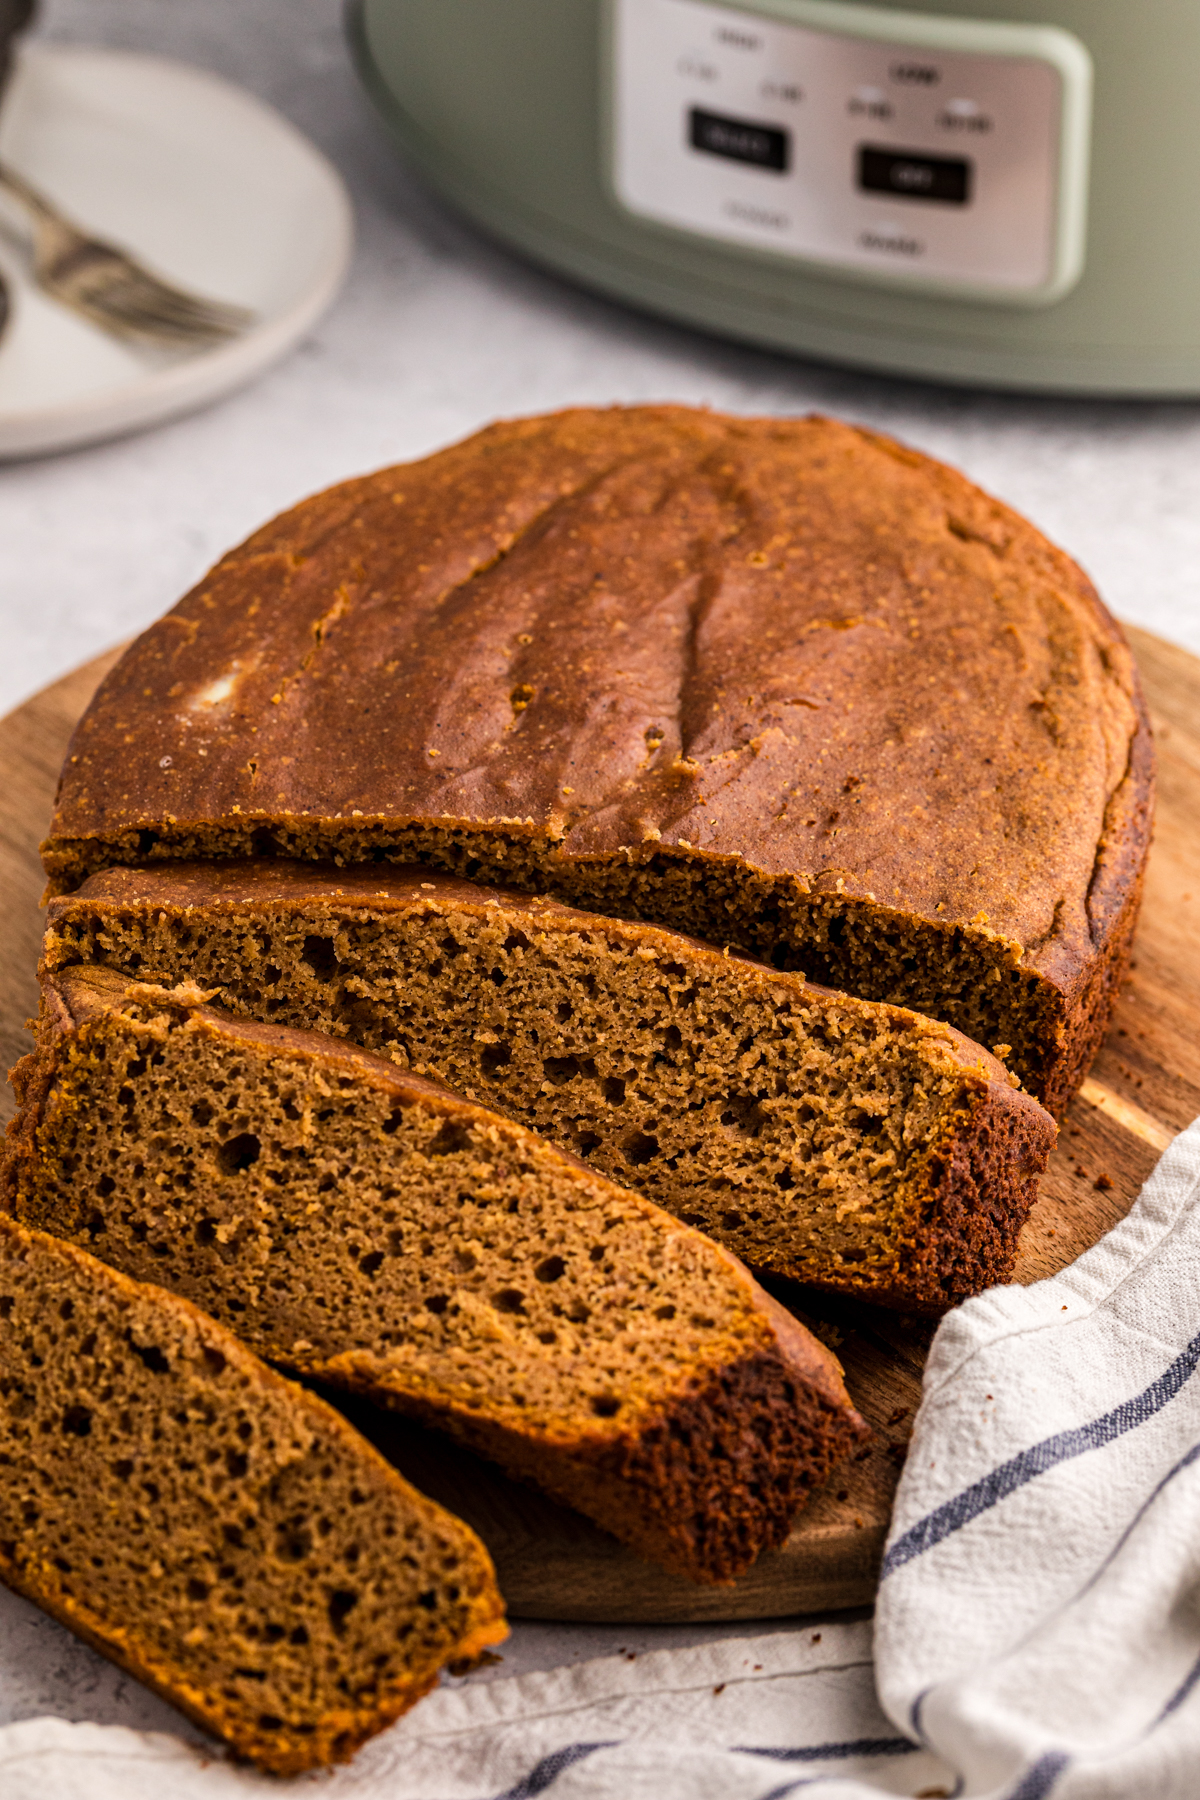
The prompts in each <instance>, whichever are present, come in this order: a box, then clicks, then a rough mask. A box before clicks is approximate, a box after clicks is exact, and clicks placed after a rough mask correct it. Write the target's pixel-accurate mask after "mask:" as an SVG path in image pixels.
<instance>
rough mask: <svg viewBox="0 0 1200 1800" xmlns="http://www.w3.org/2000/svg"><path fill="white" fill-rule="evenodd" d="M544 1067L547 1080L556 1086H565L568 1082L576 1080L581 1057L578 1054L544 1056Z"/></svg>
mask: <svg viewBox="0 0 1200 1800" xmlns="http://www.w3.org/2000/svg"><path fill="white" fill-rule="evenodd" d="M542 1069H543V1071H544V1072H545V1076H546V1080H547V1081H549V1082H552V1083H553V1084H554V1086H555V1087H565V1086H566V1084H567V1082H568V1081H574V1079H575V1077H576V1076H577V1075H578V1073H579V1058H578V1057H577V1056H544V1057H543V1058H542Z"/></svg>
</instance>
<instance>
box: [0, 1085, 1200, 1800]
mask: <svg viewBox="0 0 1200 1800" xmlns="http://www.w3.org/2000/svg"><path fill="white" fill-rule="evenodd" d="M1198 1199H1200V1121H1198V1122H1197V1123H1196V1124H1194V1125H1193V1126H1191V1127H1190V1128H1189V1130H1188V1131H1186V1132H1184V1133H1183V1134H1182V1135H1181V1136H1180V1137H1178V1138H1177V1139H1176V1140H1175V1142H1174V1143H1173V1144H1172V1145H1171V1147H1170V1148H1169V1149H1168V1151H1167V1152H1166V1154H1165V1155H1164V1157H1163V1158H1162V1161H1161V1162H1160V1163H1159V1165H1158V1167H1157V1169H1156V1170H1155V1171H1154V1174H1153V1175H1152V1176H1151V1178H1150V1180H1149V1181H1148V1182H1147V1184H1146V1187H1145V1188H1144V1189H1143V1192H1142V1194H1141V1196H1140V1198H1139V1199H1138V1201H1137V1203H1136V1205H1135V1206H1134V1208H1133V1209H1132V1211H1131V1212H1130V1214H1129V1215H1128V1217H1127V1218H1126V1219H1125V1220H1123V1221H1122V1223H1121V1224H1120V1225H1118V1226H1117V1227H1116V1229H1115V1230H1114V1231H1112V1232H1110V1233H1109V1235H1108V1237H1106V1238H1105V1239H1103V1240H1102V1242H1101V1243H1099V1244H1098V1245H1096V1247H1095V1248H1094V1249H1092V1250H1090V1251H1088V1253H1087V1254H1086V1255H1085V1256H1083V1257H1081V1258H1080V1259H1079V1261H1078V1262H1076V1263H1075V1264H1073V1265H1072V1267H1071V1268H1069V1269H1067V1270H1065V1271H1064V1272H1063V1273H1062V1274H1061V1275H1057V1276H1055V1277H1054V1278H1053V1279H1052V1280H1049V1281H1044V1282H1040V1283H1038V1284H1037V1285H1036V1286H1034V1287H1031V1288H1018V1287H1009V1288H995V1289H992V1290H991V1291H990V1292H989V1293H986V1294H983V1295H981V1296H980V1297H979V1298H978V1299H975V1300H970V1301H968V1302H967V1303H966V1304H965V1305H963V1306H961V1307H959V1308H958V1309H957V1310H956V1311H955V1312H954V1313H952V1314H951V1315H950V1316H949V1317H948V1318H947V1319H946V1320H945V1321H944V1322H943V1323H942V1325H941V1327H940V1329H939V1330H938V1333H937V1336H936V1337H935V1339H934V1344H933V1349H932V1352H931V1355H930V1358H929V1363H928V1366H927V1369H926V1373H925V1385H924V1395H923V1399H922V1404H921V1408H920V1412H919V1414H918V1417H917V1420H916V1425H915V1429H914V1433H913V1440H912V1445H911V1448H910V1452H909V1458H908V1462H907V1464H906V1466H905V1470H904V1474H903V1477H902V1479H901V1483H900V1489H899V1493H898V1496H897V1501H896V1510H895V1517H894V1519H893V1524H892V1529H891V1532H890V1535H889V1539H888V1548H887V1553H886V1557H885V1562H884V1574H883V1581H882V1584H881V1587H880V1594H879V1601H878V1606H877V1610H876V1620H875V1629H874V1651H875V1670H874V1674H875V1681H877V1683H878V1695H879V1698H878V1699H877V1698H876V1691H875V1682H873V1680H872V1655H871V1627H870V1626H869V1625H866V1624H833V1625H824V1626H822V1627H821V1628H820V1629H819V1630H814V1629H808V1630H790V1631H789V1630H776V1631H773V1632H771V1633H770V1634H768V1635H765V1636H757V1637H746V1638H737V1639H726V1640H724V1641H723V1642H719V1643H713V1644H707V1645H704V1646H700V1647H697V1648H693V1649H689V1650H683V1651H663V1652H657V1653H654V1654H651V1655H648V1656H642V1657H639V1658H637V1659H636V1660H630V1659H627V1658H620V1657H608V1658H604V1659H601V1660H598V1661H594V1662H591V1663H586V1664H584V1665H582V1666H581V1667H577V1668H574V1669H560V1670H556V1671H553V1672H551V1673H549V1674H542V1675H525V1676H520V1677H517V1678H515V1679H511V1680H503V1679H502V1680H496V1681H491V1682H488V1683H481V1684H472V1683H470V1682H467V1683H465V1684H462V1685H459V1686H454V1687H443V1688H442V1689H440V1690H439V1691H438V1692H437V1693H435V1694H433V1695H431V1696H430V1698H429V1699H427V1700H425V1701H423V1702H422V1704H421V1705H420V1706H419V1707H417V1708H416V1710H415V1711H414V1712H412V1713H411V1714H409V1715H408V1717H407V1718H405V1719H402V1720H401V1721H400V1722H399V1723H398V1724H397V1725H395V1726H393V1727H392V1729H391V1730H390V1731H388V1732H386V1733H384V1734H383V1735H382V1736H381V1737H380V1738H378V1739H376V1740H375V1741H374V1742H373V1743H372V1744H370V1745H368V1746H367V1747H366V1748H365V1749H364V1750H363V1751H362V1752H360V1754H359V1756H358V1758H357V1759H356V1761H355V1762H354V1763H353V1764H352V1765H350V1767H348V1768H345V1769H339V1770H337V1771H335V1772H333V1773H332V1774H322V1775H317V1776H305V1777H299V1778H297V1779H296V1780H295V1781H292V1782H279V1781H276V1780H272V1779H271V1778H268V1777H264V1776H260V1775H257V1774H255V1773H254V1772H252V1771H249V1770H246V1769H241V1768H237V1767H235V1766H233V1765H232V1764H229V1763H226V1762H223V1761H220V1760H211V1759H206V1758H205V1757H204V1756H202V1755H201V1754H199V1753H198V1752H197V1751H196V1750H195V1749H194V1748H193V1747H191V1746H189V1745H187V1744H184V1743H182V1742H181V1741H180V1740H178V1739H175V1738H172V1737H170V1736H169V1735H167V1734H164V1733H154V1732H135V1731H131V1730H129V1729H127V1728H126V1727H123V1726H98V1725H70V1724H66V1723H65V1722H63V1721H62V1720H53V1719H33V1720H27V1721H24V1722H23V1723H21V1724H17V1725H10V1726H8V1727H6V1728H4V1729H3V1730H0V1794H2V1795H3V1796H4V1800H243V1797H245V1796H250V1795H262V1794H264V1793H267V1792H274V1793H279V1792H281V1791H288V1790H290V1789H292V1788H295V1789H298V1790H300V1789H306V1788H308V1787H310V1786H314V1787H318V1788H319V1790H320V1792H321V1793H322V1794H323V1795H327V1796H329V1800H343V1796H344V1797H345V1800H534V1797H535V1796H538V1795H542V1794H545V1795H547V1796H548V1800H784V1797H785V1796H789V1795H792V1794H799V1793H801V1792H803V1793H804V1794H805V1795H806V1797H807V1796H810V1795H811V1796H812V1797H813V1800H822V1797H825V1796H827V1797H828V1800H835V1797H836V1800H880V1797H881V1796H883V1795H909V1796H916V1795H925V1796H929V1797H932V1796H935V1795H947V1796H949V1795H955V1796H958V1795H962V1796H963V1797H964V1800H966V1797H968V1796H970V1797H972V1800H1051V1797H1052V1800H1131V1797H1136V1800H1198V1797H1200V1381H1194V1380H1193V1376H1194V1375H1195V1372H1196V1369H1197V1365H1198V1364H1200V1206H1198V1205H1197V1200H1198ZM880 1701H882V1708H883V1710H882V1711H881V1710H880Z"/></svg>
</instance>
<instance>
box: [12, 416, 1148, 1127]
mask: <svg viewBox="0 0 1200 1800" xmlns="http://www.w3.org/2000/svg"><path fill="white" fill-rule="evenodd" d="M1152 790H1153V752H1152V748H1151V743H1150V733H1149V726H1148V723H1147V719H1146V713H1145V707H1144V704H1143V701H1142V697H1141V691H1140V687H1139V684H1138V677H1137V671H1136V668H1135V666H1134V663H1133V659H1132V656H1131V654H1130V651H1129V648H1128V646H1127V644H1126V643H1125V640H1124V638H1123V637H1122V635H1121V632H1120V630H1119V628H1118V626H1117V625H1116V624H1115V623H1114V621H1113V620H1112V618H1111V617H1110V616H1109V614H1108V613H1107V612H1106V611H1105V609H1104V608H1103V606H1102V605H1101V603H1100V601H1099V600H1098V599H1097V597H1096V595H1095V592H1094V590H1093V589H1092V587H1091V585H1090V583H1089V582H1088V580H1087V578H1086V577H1085V576H1084V575H1083V573H1082V572H1081V571H1080V570H1079V569H1078V568H1077V566H1076V565H1075V564H1074V563H1072V562H1071V561H1070V559H1069V558H1067V557H1066V556H1064V555H1063V554H1062V552H1061V551H1059V550H1057V549H1055V548H1054V546H1052V545H1051V544H1049V543H1048V542H1047V541H1046V540H1045V539H1044V538H1043V537H1042V536H1040V534H1039V533H1038V532H1036V531H1035V530H1034V529H1033V527H1032V526H1031V525H1029V524H1028V523H1027V521H1025V520H1023V519H1022V518H1020V517H1019V516H1018V515H1017V514H1016V513H1013V512H1011V511H1010V510H1009V509H1008V508H1006V507H1003V506H1001V505H1000V504H999V503H997V502H996V501H994V500H991V499H990V498H988V496H986V495H985V494H982V493H981V492H980V491H979V490H978V489H977V488H975V487H973V486H971V484H970V483H969V482H967V481H965V480H964V479H963V478H962V476H960V475H958V474H956V473H955V472H954V471H953V470H950V469H947V468H946V467H944V466H943V465H941V464H939V463H936V462H933V461H931V460H930V459H929V458H927V457H923V456H920V455H918V454H916V453H915V452H913V451H910V450H907V449H905V448H903V447H902V446H900V445H898V444H896V443H894V442H892V441H891V440H889V439H887V438H883V437H880V436H878V435H877V434H874V433H871V432H867V431H863V430H859V429H855V428H853V427H851V426H847V425H842V424H839V423H837V422H836V421H832V420H828V419H820V418H809V419H746V418H732V417H726V416H722V415H720V414H717V413H711V412H706V411H694V410H690V409H688V408H684V407H633V408H611V409H608V410H599V411H598V410H595V409H587V408H584V409H578V410H575V411H568V412H564V413H559V414H555V415H552V416H550V417H545V418H532V419H524V420H517V421H512V422H508V423H504V424H499V425H495V426H491V427H489V428H488V429H487V430H485V431H483V432H480V433H478V434H477V435H476V436H474V437H472V438H470V439H468V440H467V441H466V442H465V443H462V444H459V445H456V446H454V447H452V448H451V449H448V450H445V451H441V452H439V453H438V454H437V455H435V456H432V457H429V458H427V459H426V460H424V461H423V462H419V463H415V464H411V465H407V466H401V467H398V468H392V469H385V470H382V471H380V472H379V473H378V474H375V475H372V476H368V477H365V478H363V479H360V480H356V481H350V482H346V483H343V484H342V485H341V486H339V487H335V488H332V489H330V490H329V491H328V492H327V493H325V494H320V495H317V496H316V497H315V498H313V499H311V500H308V501H305V502H304V503H303V504H301V505H300V506H298V507H296V508H295V509H293V510H292V511H291V512H289V513H286V514H284V515H283V516H282V517H281V518H279V519H276V520H275V521H273V522H272V523H271V524H269V525H267V526H265V527H263V529H262V530H261V531H258V532H256V533H255V534H254V536H253V537H251V538H250V539H249V540H248V541H247V542H246V543H245V544H244V545H242V546H241V547H240V548H239V549H237V550H234V551H232V552H231V553H230V554H229V555H228V556H226V557H225V558H223V560H222V561H221V562H220V563H218V565H217V566H216V568H215V569H213V570H212V572H211V573H210V574H209V575H208V576H206V577H205V579H204V580H203V581H202V582H201V583H200V584H199V586H198V587H197V588H196V589H195V590H194V591H193V592H192V593H191V594H189V595H187V596H186V597H185V598H184V599H183V600H181V601H180V603H179V604H178V606H176V607H175V608H174V610H173V611H172V612H170V613H169V614H168V615H167V616H166V617H165V618H164V619H163V620H162V621H161V622H160V623H159V624H157V625H155V626H153V627H152V628H151V629H150V630H149V631H148V632H146V633H144V634H143V636H142V637H141V638H139V639H138V641H137V643H136V644H135V645H134V646H133V647H132V648H131V649H130V650H129V652H128V653H127V654H126V656H125V657H124V658H123V659H122V661H121V662H120V663H119V664H118V666H117V667H116V669H114V670H113V671H112V673H111V674H110V675H109V676H108V677H107V679H106V681H105V682H104V684H103V685H102V687H101V689H100V691H99V693H98V694H97V696H96V698H95V700H94V701H93V703H92V705H91V707H90V708H89V709H88V712H87V713H86V714H85V716H84V718H83V719H82V721H81V722H80V725H79V727H78V729H77V731H76V733H75V737H74V739H73V741H72V746H71V750H70V753H69V756H68V760H67V763H66V766H65V768H64V771H63V779H62V784H61V789H60V794H59V800H58V807H57V811H56V814H55V818H54V821H53V825H52V829H51V834H50V837H49V838H48V840H47V842H46V844H45V846H44V858H45V863H46V868H47V871H48V874H49V876H50V881H51V886H52V888H53V889H55V890H56V891H65V890H69V889H72V888H75V887H77V886H78V885H79V884H80V882H81V881H83V880H84V879H85V878H86V876H87V875H89V874H91V873H93V872H95V871H96V870H98V869H100V868H102V867H104V866H105V865H107V864H112V863H135V862H143V861H147V860H158V859H178V858H195V857H226V856H245V855H247V854H255V855H262V856H282V857H293V858H302V859H314V858H315V859H321V858H336V859H338V860H340V861H343V862H355V861H379V860H382V861H412V860H418V861H423V862H428V863H431V864H437V865H440V866H441V867H443V868H445V869H447V870H449V871H451V872H457V873H459V874H463V875H467V876H472V877H473V876H477V875H478V876H480V877H482V878H483V879H486V880H495V881H503V882H506V883H508V884H510V885H515V886H518V887H521V888H525V889H530V890H535V891H553V892H555V893H557V894H559V895H561V896H562V897H564V898H566V899H569V900H572V901H574V902H575V903H576V904H580V905H583V906H586V907H588V908H591V909H594V910H597V911H600V912H604V913H609V914H623V915H628V916H635V917H641V918H646V919H652V920H655V921H657V922H659V923H663V924H668V925H671V926H674V927H676V928H678V929H681V930H684V931H688V932H691V933H693V934H695V935H696V936H698V937H701V938H705V939H707V940H709V941H711V942H714V943H716V944H718V945H723V944H726V943H729V944H732V945H734V946H737V947H740V948H742V949H744V950H747V951H748V952H750V953H752V954H754V955H758V956H762V957H764V958H766V959H768V960H776V961H779V962H780V963H782V964H783V965H784V966H787V967H791V968H796V969H799V970H801V971H802V972H804V973H805V974H807V975H809V976H810V977H811V978H813V979H814V980H817V981H820V982H823V983H825V984H827V985H829V986H831V987H834V988H838V989H844V990H846V991H849V992H853V993H858V994H861V995H864V996H865V997H867V998H871V999H881V1000H889V1001H895V1002H898V1003H901V1004H905V1005H909V1006H912V1007H914V1008H916V1009H917V1010H918V1011H922V1012H926V1013H930V1014H932V1015H933V1016H935V1017H938V1018H942V1019H945V1020H948V1021H949V1022H950V1023H951V1024H953V1025H955V1026H956V1027H958V1028H959V1029H961V1030H962V1031H964V1032H965V1033H966V1034H967V1035H968V1036H970V1037H972V1038H975V1039H977V1040H979V1041H980V1042H982V1043H985V1044H994V1043H1006V1044H1009V1045H1011V1046H1012V1066H1013V1067H1014V1068H1015V1070H1016V1071H1017V1073H1018V1074H1019V1075H1020V1077H1021V1078H1022V1080H1023V1081H1024V1082H1025V1083H1026V1085H1027V1086H1028V1087H1029V1088H1030V1090H1031V1091H1032V1092H1034V1093H1035V1094H1036V1095H1037V1096H1038V1097H1039V1098H1040V1099H1043V1100H1044V1101H1045V1102H1046V1104H1047V1105H1048V1106H1049V1108H1050V1109H1051V1111H1053V1112H1056V1113H1057V1112H1059V1111H1061V1109H1062V1108H1063V1107H1064V1106H1065V1104H1066V1101H1067V1099H1068V1098H1069V1097H1070V1094H1071V1093H1072V1092H1073V1091H1074V1088H1075V1087H1076V1086H1077V1085H1078V1082H1079V1081H1080V1080H1081V1079H1082V1076H1083V1074H1084V1073H1085V1071H1086V1068H1087V1065H1088V1062H1089V1061H1090V1058H1091V1056H1092V1055H1093V1054H1094V1051H1095V1048H1096V1046H1097V1044H1098V1043H1099V1041H1100V1038H1101V1037H1102V1035H1103V1031H1104V1028H1105V1024H1106V1022H1107V1018H1108V1015H1109V1012H1110V1010H1111V1006H1112V1001H1113V998H1114V993H1115V985H1116V983H1117V981H1118V980H1119V978H1120V974H1121V971H1122V969H1123V968H1124V966H1125V962H1126V959H1127V956H1128V949H1129V941H1130V936H1131V933H1132V929H1133V922H1134V919H1135V916H1136V911H1137V905H1138V897H1139V894H1140V886H1141V875H1142V869H1143V865H1144V862H1145V856H1146V852H1147V849H1148V845H1149V835H1150V822H1151V807H1152Z"/></svg>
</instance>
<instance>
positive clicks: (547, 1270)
mask: <svg viewBox="0 0 1200 1800" xmlns="http://www.w3.org/2000/svg"><path fill="white" fill-rule="evenodd" d="M566 1267H567V1265H566V1263H565V1262H564V1261H563V1259H562V1257H561V1256H547V1257H546V1258H545V1260H544V1261H543V1262H540V1263H539V1264H538V1266H537V1268H536V1269H535V1270H534V1271H533V1273H534V1278H535V1280H537V1281H558V1280H559V1279H560V1277H561V1276H562V1275H563V1274H564V1273H565V1271H566Z"/></svg>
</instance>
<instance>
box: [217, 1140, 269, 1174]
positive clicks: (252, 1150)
mask: <svg viewBox="0 0 1200 1800" xmlns="http://www.w3.org/2000/svg"><path fill="white" fill-rule="evenodd" d="M261 1151H262V1145H261V1143H260V1142H259V1140H258V1138H257V1137H255V1135H254V1133H253V1132H252V1131H239V1133H238V1135H237V1136H236V1137H231V1138H226V1140H225V1142H224V1143H223V1144H221V1145H219V1146H218V1148H217V1166H218V1167H219V1169H220V1170H221V1173H222V1174H223V1175H238V1174H240V1173H241V1171H242V1170H243V1169H248V1168H249V1167H250V1165H251V1163H256V1162H257V1161H258V1158H259V1154H260V1153H261Z"/></svg>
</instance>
